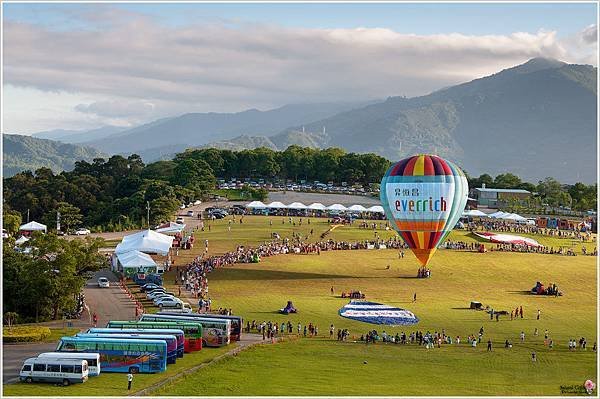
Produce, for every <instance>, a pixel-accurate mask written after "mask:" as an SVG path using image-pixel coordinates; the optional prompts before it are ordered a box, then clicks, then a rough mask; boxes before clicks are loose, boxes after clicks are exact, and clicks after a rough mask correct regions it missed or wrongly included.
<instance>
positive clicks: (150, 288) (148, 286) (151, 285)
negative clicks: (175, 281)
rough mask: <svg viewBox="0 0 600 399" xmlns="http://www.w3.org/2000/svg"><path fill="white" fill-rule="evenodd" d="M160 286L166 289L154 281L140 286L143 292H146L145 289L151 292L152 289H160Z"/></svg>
mask: <svg viewBox="0 0 600 399" xmlns="http://www.w3.org/2000/svg"><path fill="white" fill-rule="evenodd" d="M158 288H162V289H163V290H164V288H163V287H162V286H160V285H158V284H154V283H146V284H144V285H142V286H141V287H140V289H141V290H142V292H144V291H147V292H150V291H152V290H155V289H158Z"/></svg>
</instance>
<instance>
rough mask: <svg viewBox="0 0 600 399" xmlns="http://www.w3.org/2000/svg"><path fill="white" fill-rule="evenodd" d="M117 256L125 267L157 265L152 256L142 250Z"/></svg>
mask: <svg viewBox="0 0 600 399" xmlns="http://www.w3.org/2000/svg"><path fill="white" fill-rule="evenodd" d="M117 258H118V259H119V263H121V266H123V268H127V267H135V268H138V267H142V266H146V267H156V262H154V260H153V259H152V258H151V257H150V255H148V254H145V253H143V252H140V251H129V252H126V253H120V254H117Z"/></svg>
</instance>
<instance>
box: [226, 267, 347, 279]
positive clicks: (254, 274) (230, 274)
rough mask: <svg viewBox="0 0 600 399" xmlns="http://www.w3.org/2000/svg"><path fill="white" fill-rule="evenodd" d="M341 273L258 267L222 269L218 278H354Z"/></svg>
mask: <svg viewBox="0 0 600 399" xmlns="http://www.w3.org/2000/svg"><path fill="white" fill-rule="evenodd" d="M355 277H356V276H346V275H342V274H320V273H303V272H285V271H281V270H260V269H222V270H221V273H219V277H218V279H219V280H315V279H343V278H355Z"/></svg>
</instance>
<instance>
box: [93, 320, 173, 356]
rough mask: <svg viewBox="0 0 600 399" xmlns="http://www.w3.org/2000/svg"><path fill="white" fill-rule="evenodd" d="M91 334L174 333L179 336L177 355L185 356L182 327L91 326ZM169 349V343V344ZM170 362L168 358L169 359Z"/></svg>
mask: <svg viewBox="0 0 600 399" xmlns="http://www.w3.org/2000/svg"><path fill="white" fill-rule="evenodd" d="M87 332H88V333H91V334H144V335H174V336H175V338H177V357H183V352H184V341H185V334H184V333H183V330H182V329H174V328H168V329H167V328H162V329H151V328H150V329H149V328H127V329H121V328H96V327H94V328H90V329H88V331H87ZM167 349H168V345H167ZM167 362H168V360H167Z"/></svg>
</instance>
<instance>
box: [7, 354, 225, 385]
mask: <svg viewBox="0 0 600 399" xmlns="http://www.w3.org/2000/svg"><path fill="white" fill-rule="evenodd" d="M234 346H235V344H232V345H229V346H226V347H223V348H207V349H203V350H201V351H199V352H193V353H186V354H185V355H184V357H183V358H180V359H177V363H175V364H170V365H169V366H168V367H167V371H165V372H164V373H159V374H137V375H136V376H135V377H134V380H133V388H132V391H130V392H128V391H127V374H122V373H102V374H100V375H99V376H97V377H91V378H90V379H89V380H88V381H87V382H86V383H84V384H74V385H71V386H69V387H56V386H54V385H52V384H42V383H33V384H27V383H22V382H19V383H15V384H6V385H3V395H4V396H55V397H56V396H100V397H103V396H126V395H127V394H128V393H131V392H136V391H139V390H141V389H144V388H146V387H148V386H150V385H152V384H155V383H157V382H159V381H161V380H163V379H165V378H167V377H170V376H172V375H174V374H176V373H179V372H181V371H183V370H187V369H189V368H191V367H193V366H196V365H198V364H201V363H206V362H209V361H211V360H212V359H214V358H215V357H217V356H219V355H220V354H222V353H224V352H227V351H229V350H231V349H232V348H233V347H234Z"/></svg>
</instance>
